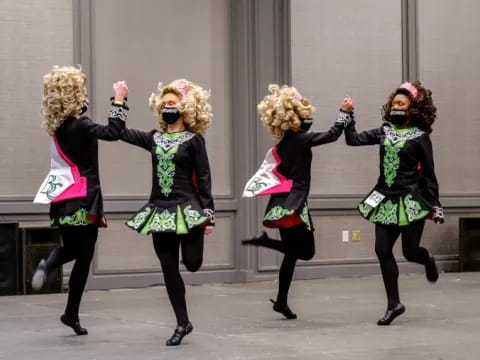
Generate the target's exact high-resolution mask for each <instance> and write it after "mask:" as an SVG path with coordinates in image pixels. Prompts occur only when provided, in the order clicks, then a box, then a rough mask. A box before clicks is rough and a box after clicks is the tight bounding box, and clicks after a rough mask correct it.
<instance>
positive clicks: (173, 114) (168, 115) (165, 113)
mask: <svg viewBox="0 0 480 360" xmlns="http://www.w3.org/2000/svg"><path fill="white" fill-rule="evenodd" d="M180 116H181V115H180V112H179V111H178V109H177V108H176V107H164V108H163V109H162V118H163V121H165V122H166V123H167V124H169V125H171V124H174V123H175V122H176V121H177V120H178V119H180Z"/></svg>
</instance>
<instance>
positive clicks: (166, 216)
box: [146, 210, 177, 232]
mask: <svg viewBox="0 0 480 360" xmlns="http://www.w3.org/2000/svg"><path fill="white" fill-rule="evenodd" d="M146 228H147V229H146V231H153V232H156V231H166V230H173V231H175V230H176V228H177V226H176V224H175V213H171V212H169V211H168V210H164V211H162V212H161V213H155V214H154V215H153V216H152V218H151V221H150V222H149V223H148V225H147V227H146Z"/></svg>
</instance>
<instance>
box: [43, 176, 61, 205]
mask: <svg viewBox="0 0 480 360" xmlns="http://www.w3.org/2000/svg"><path fill="white" fill-rule="evenodd" d="M55 180H57V177H56V176H55V175H49V176H48V180H47V183H46V184H45V186H44V187H43V189H42V190H41V191H40V193H41V194H45V196H46V197H47V198H48V200H53V199H54V196H52V193H54V192H55V191H56V190H57V188H59V187H63V185H62V184H61V183H59V182H57V183H56V182H55Z"/></svg>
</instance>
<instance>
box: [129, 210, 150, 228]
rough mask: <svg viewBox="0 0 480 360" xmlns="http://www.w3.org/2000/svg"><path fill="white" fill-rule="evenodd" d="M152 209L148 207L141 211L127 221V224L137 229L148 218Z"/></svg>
mask: <svg viewBox="0 0 480 360" xmlns="http://www.w3.org/2000/svg"><path fill="white" fill-rule="evenodd" d="M151 212H152V209H151V208H150V207H146V208H145V209H143V211H141V212H139V213H138V214H137V215H135V217H134V218H133V219H131V220H129V221H127V225H128V226H130V227H132V228H134V229H135V230H137V229H138V228H139V227H140V226H141V225H142V224H143V223H144V222H145V221H146V220H147V218H148V216H149V215H150V213H151Z"/></svg>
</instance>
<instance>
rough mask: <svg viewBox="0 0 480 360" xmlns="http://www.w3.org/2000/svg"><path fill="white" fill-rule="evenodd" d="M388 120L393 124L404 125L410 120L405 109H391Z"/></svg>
mask: <svg viewBox="0 0 480 360" xmlns="http://www.w3.org/2000/svg"><path fill="white" fill-rule="evenodd" d="M388 120H389V121H390V122H391V123H392V124H393V125H402V124H404V123H405V122H406V121H407V120H408V115H407V112H406V111H405V110H390V115H389V117H388Z"/></svg>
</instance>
